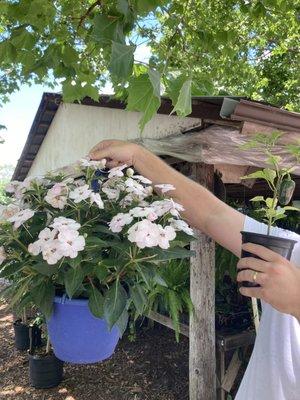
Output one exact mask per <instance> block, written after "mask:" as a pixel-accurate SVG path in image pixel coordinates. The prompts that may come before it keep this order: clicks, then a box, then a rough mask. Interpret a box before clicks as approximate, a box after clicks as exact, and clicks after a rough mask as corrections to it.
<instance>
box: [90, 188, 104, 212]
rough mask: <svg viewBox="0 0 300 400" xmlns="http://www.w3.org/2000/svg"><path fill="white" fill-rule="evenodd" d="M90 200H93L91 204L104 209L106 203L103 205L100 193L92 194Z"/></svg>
mask: <svg viewBox="0 0 300 400" xmlns="http://www.w3.org/2000/svg"><path fill="white" fill-rule="evenodd" d="M90 200H91V204H94V203H95V204H97V206H98V207H99V208H100V209H103V208H104V203H103V200H102V199H101V196H100V194H99V193H94V192H92V193H91V194H90Z"/></svg>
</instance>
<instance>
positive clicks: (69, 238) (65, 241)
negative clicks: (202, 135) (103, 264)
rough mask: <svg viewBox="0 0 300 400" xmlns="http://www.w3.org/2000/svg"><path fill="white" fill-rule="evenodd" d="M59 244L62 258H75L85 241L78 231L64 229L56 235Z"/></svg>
mask: <svg viewBox="0 0 300 400" xmlns="http://www.w3.org/2000/svg"><path fill="white" fill-rule="evenodd" d="M58 240H59V242H60V243H61V247H60V251H61V252H62V254H63V256H64V257H70V258H76V257H77V256H78V252H79V251H82V250H84V247H85V239H84V237H83V236H80V235H79V232H78V231H75V230H72V229H67V228H65V229H64V230H63V231H61V232H60V233H59V234H58Z"/></svg>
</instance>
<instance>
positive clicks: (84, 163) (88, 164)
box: [79, 157, 106, 170]
mask: <svg viewBox="0 0 300 400" xmlns="http://www.w3.org/2000/svg"><path fill="white" fill-rule="evenodd" d="M79 165H80V166H81V167H85V168H92V169H95V170H97V169H103V168H105V166H106V160H105V159H102V160H99V161H93V160H91V159H90V158H89V157H86V158H82V159H81V160H79Z"/></svg>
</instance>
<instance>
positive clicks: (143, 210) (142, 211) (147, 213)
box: [129, 207, 158, 221]
mask: <svg viewBox="0 0 300 400" xmlns="http://www.w3.org/2000/svg"><path fill="white" fill-rule="evenodd" d="M129 213H130V215H132V216H133V217H135V218H147V219H149V221H155V220H156V219H157V218H158V216H157V214H156V213H155V210H154V208H152V207H134V208H133V209H131V210H130V211H129Z"/></svg>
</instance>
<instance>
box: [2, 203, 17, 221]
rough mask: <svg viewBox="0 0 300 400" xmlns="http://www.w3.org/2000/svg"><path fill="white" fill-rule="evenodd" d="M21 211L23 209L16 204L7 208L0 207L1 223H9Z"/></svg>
mask: <svg viewBox="0 0 300 400" xmlns="http://www.w3.org/2000/svg"><path fill="white" fill-rule="evenodd" d="M19 211H21V209H20V207H19V206H18V205H16V204H8V205H7V206H1V205H0V221H7V220H8V218H11V217H13V216H14V215H15V214H17V213H18V212H19Z"/></svg>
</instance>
